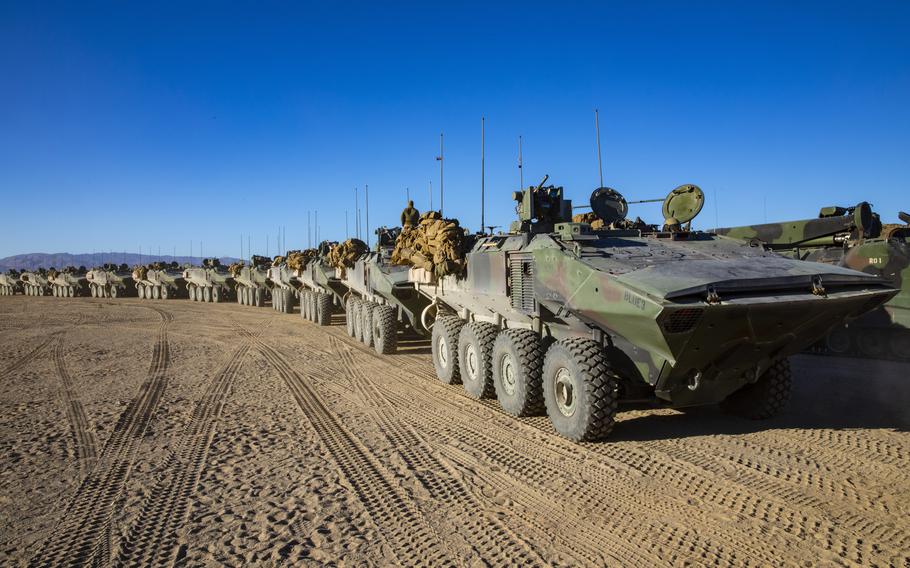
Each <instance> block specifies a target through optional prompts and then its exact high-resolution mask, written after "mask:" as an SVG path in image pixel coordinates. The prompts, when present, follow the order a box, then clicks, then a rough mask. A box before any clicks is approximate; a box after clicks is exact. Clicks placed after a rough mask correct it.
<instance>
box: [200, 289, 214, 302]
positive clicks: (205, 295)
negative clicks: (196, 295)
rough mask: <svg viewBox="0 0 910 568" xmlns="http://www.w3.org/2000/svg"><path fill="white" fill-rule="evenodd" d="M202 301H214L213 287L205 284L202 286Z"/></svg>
mask: <svg viewBox="0 0 910 568" xmlns="http://www.w3.org/2000/svg"><path fill="white" fill-rule="evenodd" d="M202 301H203V302H211V301H212V287H211V286H205V287H203V288H202Z"/></svg>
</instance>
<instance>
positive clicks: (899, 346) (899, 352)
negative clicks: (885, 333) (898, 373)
mask: <svg viewBox="0 0 910 568" xmlns="http://www.w3.org/2000/svg"><path fill="white" fill-rule="evenodd" d="M889 343H890V345H891V353H892V354H894V356H895V357H897V358H898V359H910V332H908V331H907V330H899V329H894V330H891V341H889Z"/></svg>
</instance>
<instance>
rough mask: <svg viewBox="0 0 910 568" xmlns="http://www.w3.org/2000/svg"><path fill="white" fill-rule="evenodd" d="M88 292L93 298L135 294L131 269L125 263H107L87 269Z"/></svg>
mask: <svg viewBox="0 0 910 568" xmlns="http://www.w3.org/2000/svg"><path fill="white" fill-rule="evenodd" d="M85 279H86V280H88V286H89V293H90V294H91V296H92V297H93V298H118V297H122V296H135V295H136V286H135V284H134V283H133V278H132V271H131V270H130V268H129V266H127V265H126V264H120V265H117V264H113V263H107V264H104V265H102V266H98V267H95V268H93V269H91V270H89V271H88V272H87V273H86V275H85Z"/></svg>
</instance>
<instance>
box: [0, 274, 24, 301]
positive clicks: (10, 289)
mask: <svg viewBox="0 0 910 568" xmlns="http://www.w3.org/2000/svg"><path fill="white" fill-rule="evenodd" d="M21 290H22V281H21V280H20V279H19V271H18V270H16V269H15V268H10V269H9V272H5V273H4V272H0V296H12V295H14V294H18V293H19V292H20V291H21Z"/></svg>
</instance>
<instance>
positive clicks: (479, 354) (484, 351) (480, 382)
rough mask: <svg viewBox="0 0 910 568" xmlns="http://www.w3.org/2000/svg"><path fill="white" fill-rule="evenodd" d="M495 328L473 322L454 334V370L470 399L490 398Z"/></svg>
mask: <svg viewBox="0 0 910 568" xmlns="http://www.w3.org/2000/svg"><path fill="white" fill-rule="evenodd" d="M498 332H499V328H497V327H496V326H495V325H493V324H490V323H486V322H480V321H474V322H471V323H468V324H466V325H464V326H463V327H462V328H461V331H460V332H459V334H458V368H459V370H460V371H461V383H462V385H464V390H465V392H466V393H468V396H470V397H471V398H477V399H480V398H492V397H493V395H494V394H495V393H496V389H494V388H493V364H492V363H493V342H494V341H496V334H497V333H498Z"/></svg>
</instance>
